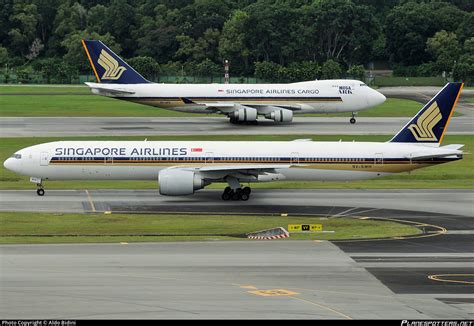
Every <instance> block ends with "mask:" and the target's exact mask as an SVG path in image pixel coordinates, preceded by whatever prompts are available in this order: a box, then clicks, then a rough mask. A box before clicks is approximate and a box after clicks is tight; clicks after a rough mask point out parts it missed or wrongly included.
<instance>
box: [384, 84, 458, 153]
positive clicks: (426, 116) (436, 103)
mask: <svg viewBox="0 0 474 326" xmlns="http://www.w3.org/2000/svg"><path fill="white" fill-rule="evenodd" d="M462 87H463V84H462V83H448V84H446V86H444V87H443V89H442V90H440V91H439V92H438V94H436V95H435V96H434V97H433V98H432V99H431V100H430V101H429V102H428V103H427V104H426V105H425V106H424V107H423V108H422V109H421V110H420V112H418V113H417V114H416V116H415V117H414V118H413V119H411V120H410V122H408V123H407V124H406V125H405V127H403V128H402V130H400V131H399V132H398V133H397V134H396V135H395V136H394V137H393V138H392V139H391V140H390V142H391V143H424V144H434V145H436V144H437V145H439V144H440V143H441V141H442V140H443V136H444V132H445V131H446V128H447V127H448V124H449V120H450V119H451V115H452V114H453V112H454V108H455V107H456V103H457V101H458V98H459V95H460V94H461V90H462Z"/></svg>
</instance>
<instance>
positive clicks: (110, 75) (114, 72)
mask: <svg viewBox="0 0 474 326" xmlns="http://www.w3.org/2000/svg"><path fill="white" fill-rule="evenodd" d="M97 62H98V63H99V64H100V65H101V66H102V68H104V70H105V72H104V74H103V75H102V79H111V80H117V79H119V78H120V76H122V74H123V72H124V71H125V70H127V68H125V67H122V66H119V63H118V61H117V60H115V59H114V58H113V57H112V56H111V55H110V54H109V53H107V52H106V51H104V50H102V51H100V56H99V59H98V60H97Z"/></svg>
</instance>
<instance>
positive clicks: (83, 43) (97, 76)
mask: <svg viewBox="0 0 474 326" xmlns="http://www.w3.org/2000/svg"><path fill="white" fill-rule="evenodd" d="M82 46H83V47H84V49H85V50H86V54H87V57H88V58H89V61H90V63H91V66H92V70H94V74H95V77H96V78H97V81H98V82H99V83H100V78H99V75H98V74H97V71H96V70H95V66H94V62H92V58H91V55H90V54H89V50H88V49H87V46H86V42H84V40H82Z"/></svg>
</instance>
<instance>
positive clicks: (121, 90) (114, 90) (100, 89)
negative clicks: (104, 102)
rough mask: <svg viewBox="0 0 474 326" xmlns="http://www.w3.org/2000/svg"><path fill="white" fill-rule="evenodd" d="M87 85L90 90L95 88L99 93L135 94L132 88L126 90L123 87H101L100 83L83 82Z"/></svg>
mask: <svg viewBox="0 0 474 326" xmlns="http://www.w3.org/2000/svg"><path fill="white" fill-rule="evenodd" d="M85 84H86V85H87V86H89V87H90V88H91V90H96V91H97V93H98V94H101V93H111V94H117V95H122V94H135V92H134V91H132V90H127V89H124V88H117V87H115V88H111V87H103V86H101V84H97V83H85Z"/></svg>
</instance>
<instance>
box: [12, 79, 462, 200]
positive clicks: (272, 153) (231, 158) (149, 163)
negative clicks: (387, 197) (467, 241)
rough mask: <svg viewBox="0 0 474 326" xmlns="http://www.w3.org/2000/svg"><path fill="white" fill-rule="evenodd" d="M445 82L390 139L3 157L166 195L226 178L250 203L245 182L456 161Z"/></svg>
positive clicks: (367, 174)
mask: <svg viewBox="0 0 474 326" xmlns="http://www.w3.org/2000/svg"><path fill="white" fill-rule="evenodd" d="M461 89H462V84H461V83H449V84H447V85H446V86H445V87H444V88H443V89H442V90H441V91H440V92H439V93H438V94H437V95H436V96H435V97H434V98H433V99H431V100H430V101H429V102H428V104H426V105H425V106H424V107H423V108H422V109H421V110H420V112H418V114H417V115H416V116H415V117H414V118H413V119H411V120H410V122H408V124H407V125H406V126H405V127H403V128H402V129H401V130H400V131H399V132H398V133H397V134H396V135H395V136H394V137H393V138H392V139H391V140H390V141H388V142H385V143H376V142H312V141H290V142H273V141H264V142H229V141H226V142H222V141H193V142H188V141H58V142H51V143H45V144H40V145H35V146H31V147H27V148H24V149H21V150H19V151H17V152H16V153H15V154H13V155H12V156H11V157H10V158H8V159H7V160H6V161H5V162H4V166H5V167H6V168H7V169H9V170H11V171H14V172H16V173H19V174H22V175H26V176H29V177H30V181H31V182H34V183H36V184H37V187H38V190H37V193H38V195H40V196H43V195H44V189H43V184H42V182H43V181H44V180H85V179H94V180H97V179H104V180H112V179H114V180H125V179H127V180H158V183H159V188H160V189H159V191H160V193H161V194H162V195H169V196H182V195H191V194H193V193H194V192H195V191H196V190H199V189H202V188H204V187H205V186H207V185H209V184H211V183H214V182H227V183H228V184H229V186H228V187H226V188H225V190H224V192H223V194H222V199H224V200H229V199H232V200H248V199H249V195H250V187H242V186H241V183H247V182H266V181H275V180H297V181H301V180H359V179H369V178H377V177H382V176H386V175H390V174H393V173H399V172H405V171H411V170H414V169H419V168H423V167H427V166H432V165H437V164H441V163H447V162H452V161H457V160H459V159H461V158H462V154H463V152H462V151H461V150H460V148H461V147H462V146H463V145H447V146H442V147H439V145H440V143H441V142H442V140H443V136H444V132H445V130H446V127H447V126H448V124H449V120H450V118H451V115H452V113H453V111H454V107H455V106H456V102H457V100H458V98H459V95H460V94H461Z"/></svg>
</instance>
